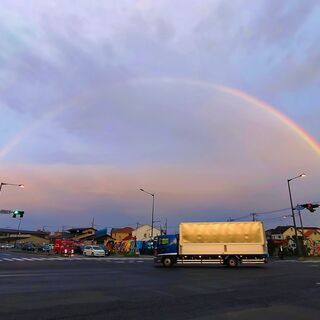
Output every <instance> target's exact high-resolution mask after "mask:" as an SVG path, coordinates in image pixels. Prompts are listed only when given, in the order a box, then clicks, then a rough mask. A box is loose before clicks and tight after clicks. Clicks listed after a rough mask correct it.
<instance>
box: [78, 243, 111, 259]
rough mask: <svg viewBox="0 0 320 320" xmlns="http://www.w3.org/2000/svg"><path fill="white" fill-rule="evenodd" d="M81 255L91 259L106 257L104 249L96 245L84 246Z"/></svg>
mask: <svg viewBox="0 0 320 320" xmlns="http://www.w3.org/2000/svg"><path fill="white" fill-rule="evenodd" d="M83 255H84V256H93V257H104V256H105V255H106V252H105V251H104V249H102V248H101V247H99V246H97V245H92V246H84V249H83Z"/></svg>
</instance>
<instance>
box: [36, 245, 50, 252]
mask: <svg viewBox="0 0 320 320" xmlns="http://www.w3.org/2000/svg"><path fill="white" fill-rule="evenodd" d="M38 251H39V252H50V251H52V246H50V245H49V244H42V245H40V246H39V247H38Z"/></svg>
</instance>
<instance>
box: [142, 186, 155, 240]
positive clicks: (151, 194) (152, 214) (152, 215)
mask: <svg viewBox="0 0 320 320" xmlns="http://www.w3.org/2000/svg"><path fill="white" fill-rule="evenodd" d="M140 191H142V192H144V193H147V194H149V195H150V196H152V210H151V239H153V223H154V220H153V217H154V193H151V192H148V191H145V190H144V189H140Z"/></svg>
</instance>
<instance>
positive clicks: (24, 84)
mask: <svg viewBox="0 0 320 320" xmlns="http://www.w3.org/2000/svg"><path fill="white" fill-rule="evenodd" d="M319 21H320V4H319V2H318V1H313V0H308V1H292V0H288V1H268V0H265V1H263V0H259V1H251V2H250V3H248V2H247V1H240V0H234V1H223V0H221V1H220V0H212V1H209V0H208V1H207V0H200V1H199V0H197V1H192V0H189V1H182V0H181V1H179V0H168V1H166V0H163V1H145V0H143V1H139V0H138V1H98V0H92V1H81V0H78V1H77V2H76V5H75V2H72V1H41V0H29V1H18V0H3V1H1V3H0V133H1V134H0V181H1V182H7V183H18V184H20V183H22V184H24V185H25V188H24V189H20V188H17V187H14V186H4V187H3V189H2V191H1V194H0V208H1V209H11V208H12V209H16V208H18V209H21V210H24V211H25V216H24V218H23V221H22V225H21V227H22V228H30V229H37V228H41V229H42V228H44V229H46V230H51V231H53V230H57V229H60V230H61V229H62V228H68V227H84V226H89V225H91V223H92V220H93V218H94V224H95V227H96V228H98V229H99V228H104V227H107V228H111V227H121V226H135V225H136V223H140V224H141V223H149V224H150V223H151V206H152V197H151V196H150V195H148V194H146V193H143V192H141V191H140V190H139V189H140V188H143V189H144V190H146V191H148V192H150V193H154V194H155V219H154V220H155V221H156V222H155V225H156V226H159V225H160V224H161V225H164V223H165V221H166V219H167V221H168V226H169V232H170V230H171V231H172V232H173V231H174V230H176V229H177V226H178V224H179V223H180V222H186V221H226V220H227V219H230V218H231V219H239V220H241V219H242V220H241V221H243V220H244V219H251V217H250V214H251V213H258V216H257V217H258V219H261V220H262V221H264V223H265V225H266V227H267V228H270V227H273V226H277V225H288V224H292V220H291V218H283V216H285V215H289V214H290V210H288V209H287V208H289V207H290V202H289V195H288V185H287V180H288V179H291V178H293V177H296V176H298V175H299V174H301V173H302V172H303V173H305V174H306V177H304V178H299V179H294V180H292V181H291V182H290V186H291V191H292V196H293V202H294V205H296V204H301V203H308V202H312V203H316V202H320V192H319V186H320V170H319V160H320V144H319V141H320V126H319V118H320V106H319V101H320V91H319V89H318V88H319V86H320V50H319V41H318V40H319V38H320V25H319ZM279 209H284V210H283V211H279V212H276V213H272V212H273V211H277V210H279ZM243 217H244V218H243ZM302 217H303V222H304V224H305V225H307V226H320V209H319V210H318V212H316V213H314V214H311V213H309V212H307V210H304V211H302ZM0 221H1V223H0V225H1V227H11V228H16V227H17V225H18V220H17V219H13V218H11V217H9V216H6V215H1V216H0Z"/></svg>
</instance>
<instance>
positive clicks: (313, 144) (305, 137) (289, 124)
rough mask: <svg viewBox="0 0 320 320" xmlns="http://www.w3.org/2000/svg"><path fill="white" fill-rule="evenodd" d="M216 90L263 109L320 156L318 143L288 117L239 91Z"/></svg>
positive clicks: (228, 89)
mask: <svg viewBox="0 0 320 320" xmlns="http://www.w3.org/2000/svg"><path fill="white" fill-rule="evenodd" d="M214 86H215V88H217V89H218V90H220V91H222V92H225V93H227V94H230V95H233V96H236V97H239V98H240V99H242V100H244V101H246V102H248V103H249V104H251V105H253V106H257V107H259V108H260V109H263V110H265V111H267V112H269V113H271V114H272V115H273V116H275V117H276V118H278V119H279V120H280V121H282V122H283V123H284V124H285V125H286V126H287V127H289V128H290V129H292V130H293V131H294V132H295V133H296V134H297V135H298V136H299V137H300V138H301V139H302V140H304V141H305V142H306V143H307V144H308V145H309V146H310V147H311V148H312V149H313V150H314V151H315V152H316V153H317V154H318V155H320V143H319V142H318V141H317V140H316V139H315V138H314V137H313V136H312V135H310V134H309V133H308V132H306V131H305V130H304V129H303V128H302V127H300V126H299V125H298V124H297V123H296V122H294V121H293V120H292V119H290V118H289V117H288V116H286V115H285V114H283V113H282V112H280V111H279V110H277V109H276V108H275V107H273V106H271V105H270V104H268V103H266V102H264V101H261V100H259V99H257V98H256V97H253V96H250V95H249V94H247V93H245V92H243V91H240V90H239V89H234V88H229V87H225V86H220V85H214Z"/></svg>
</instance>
